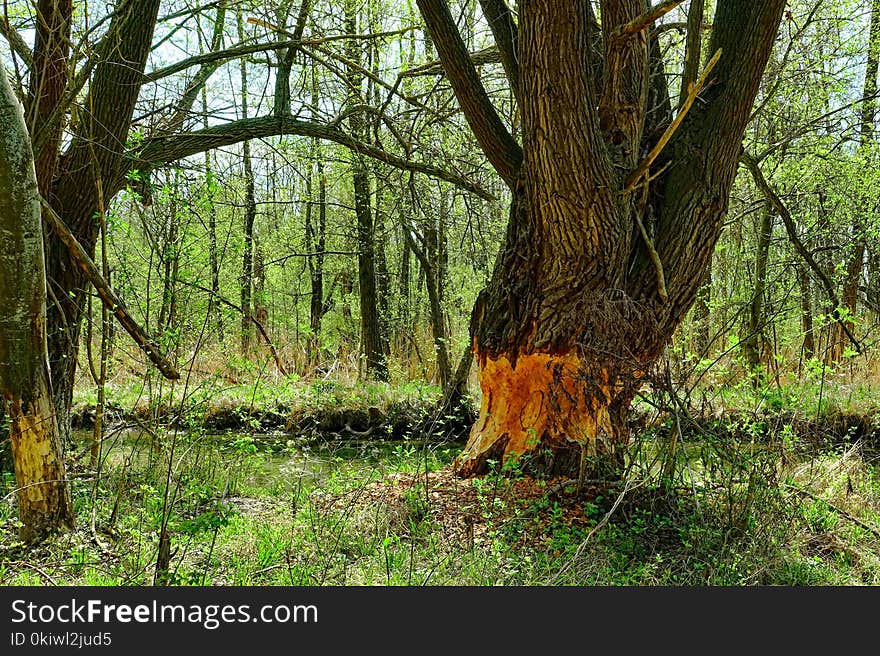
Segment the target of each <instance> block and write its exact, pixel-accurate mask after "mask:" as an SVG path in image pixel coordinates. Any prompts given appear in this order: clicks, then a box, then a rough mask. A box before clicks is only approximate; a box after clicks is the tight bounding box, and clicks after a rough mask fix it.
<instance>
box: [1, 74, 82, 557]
mask: <svg viewBox="0 0 880 656" xmlns="http://www.w3.org/2000/svg"><path fill="white" fill-rule="evenodd" d="M40 209H41V208H40V196H39V190H38V186H37V177H36V172H35V169H34V156H33V153H32V151H31V146H30V139H29V137H28V133H27V130H26V128H25V123H24V115H23V114H22V110H21V108H20V106H19V104H18V101H17V99H16V97H15V94H14V93H13V91H12V88H11V87H10V85H9V81H8V80H7V78H6V71H5V70H4V68H3V66H2V63H0V235H2V238H3V242H4V253H3V255H2V256H0V298H2V303H0V393H2V400H3V411H4V413H5V415H6V417H7V418H8V419H9V437H10V439H11V442H12V454H13V462H14V468H15V481H16V497H17V500H18V515H19V519H20V521H21V523H22V526H21V530H20V535H21V538H22V539H23V540H24V541H27V542H29V541H33V540H36V539H38V538H40V537H43V536H44V535H45V534H47V533H49V532H51V531H53V530H55V529H59V528H63V527H69V528H72V527H73V523H74V513H73V505H72V503H71V499H70V487H69V484H68V481H67V475H66V473H65V468H64V459H63V455H62V449H61V440H60V435H59V431H58V421H57V419H56V416H55V406H54V402H53V399H52V386H51V378H50V375H49V363H48V350H47V345H46V270H45V266H44V253H43V227H42V222H41V218H40Z"/></svg>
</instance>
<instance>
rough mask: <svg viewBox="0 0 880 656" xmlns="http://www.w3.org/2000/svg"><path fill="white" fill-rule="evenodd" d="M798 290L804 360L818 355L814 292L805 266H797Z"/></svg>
mask: <svg viewBox="0 0 880 656" xmlns="http://www.w3.org/2000/svg"><path fill="white" fill-rule="evenodd" d="M797 278H798V290H799V292H800V302H801V331H802V332H803V333H804V341H803V351H802V353H803V359H804V360H809V359H811V358H812V357H813V356H815V355H816V342H815V338H814V336H813V292H812V285H811V283H810V273H809V271H808V270H807V267H805V266H804V265H803V264H798V265H797Z"/></svg>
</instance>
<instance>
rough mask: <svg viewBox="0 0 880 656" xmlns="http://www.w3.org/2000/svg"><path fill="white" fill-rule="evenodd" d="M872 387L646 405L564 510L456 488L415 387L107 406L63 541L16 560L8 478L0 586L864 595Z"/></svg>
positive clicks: (874, 523) (873, 546)
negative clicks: (642, 588)
mask: <svg viewBox="0 0 880 656" xmlns="http://www.w3.org/2000/svg"><path fill="white" fill-rule="evenodd" d="M873 389H874V388H872V387H871V386H870V385H868V386H865V387H864V388H861V387H859V388H847V387H846V386H845V385H833V386H829V388H828V389H826V390H825V392H824V394H825V402H824V403H825V404H824V405H823V402H822V401H820V402H819V403H818V405H816V403H815V395H816V393H817V390H815V389H812V390H811V389H808V388H807V387H804V388H798V387H796V386H788V387H785V388H782V387H779V388H774V387H770V388H767V389H764V390H762V391H760V392H759V393H756V392H755V391H754V390H753V389H745V388H739V389H734V390H727V393H728V396H727V397H726V406H725V407H724V408H723V409H722V410H719V409H718V405H717V403H716V404H713V403H708V404H707V403H705V397H703V398H702V400H701V402H695V401H693V400H691V401H690V402H689V403H688V404H686V405H683V406H682V407H678V406H676V405H674V404H670V403H669V399H666V400H665V401H664V400H663V399H662V398H661V397H660V396H656V397H654V398H649V399H646V400H645V402H644V403H642V404H640V405H639V406H638V408H637V412H636V415H637V417H638V421H637V422H635V425H634V429H635V430H636V432H637V435H638V439H636V440H634V442H633V444H632V447H631V449H630V453H629V456H628V471H627V472H626V475H625V476H624V478H623V480H622V481H617V482H614V481H609V482H599V481H595V482H591V483H590V484H588V485H587V486H586V488H585V489H583V490H581V491H580V492H578V491H577V489H576V485H575V483H574V482H573V481H571V480H567V479H555V478H544V479H542V478H534V477H532V476H530V475H528V474H526V473H524V472H523V471H522V470H521V469H519V468H518V467H516V466H514V467H504V468H502V470H501V471H492V472H490V473H489V474H487V475H485V476H482V477H479V478H475V479H471V480H462V479H458V478H456V477H454V476H453V475H452V473H451V469H450V467H449V465H450V463H451V461H452V459H453V458H454V457H455V455H456V454H457V453H458V452H459V451H460V449H461V447H462V444H463V443H462V441H461V438H462V435H461V433H460V430H447V428H448V427H449V426H451V425H452V424H453V423H454V422H453V421H452V420H451V419H450V418H448V417H443V416H437V415H436V414H432V412H433V410H432V408H433V407H434V403H435V402H436V398H437V391H436V389H432V388H429V387H420V386H409V387H402V386H398V387H392V386H372V385H370V386H365V385H360V386H345V385H340V384H336V383H330V382H327V381H317V382H311V383H303V382H299V383H297V384H295V385H294V384H291V385H289V386H287V387H279V386H277V385H275V384H267V385H265V386H259V385H257V386H241V387H239V388H236V389H230V388H228V387H225V388H223V393H222V394H221V393H218V392H217V389H212V390H208V389H207V388H202V392H201V396H199V395H198V394H192V395H190V396H189V397H184V396H181V397H175V396H173V395H172V394H169V395H168V396H165V397H163V396H162V395H161V394H160V393H159V392H158V391H156V390H155V389H154V390H151V391H150V392H149V393H148V394H146V395H145V398H146V399H147V401H145V402H142V404H143V408H141V409H138V405H137V404H138V403H139V402H140V401H138V402H133V401H134V400H135V399H136V398H138V396H139V395H137V394H133V393H132V392H131V391H130V390H124V389H123V390H121V391H120V390H119V389H117V390H116V392H117V393H116V394H115V395H114V396H111V399H113V403H112V406H113V407H115V408H116V410H115V414H113V413H111V415H110V418H111V419H112V420H111V421H110V422H109V423H108V425H107V430H106V432H105V439H104V442H103V443H102V446H101V458H100V460H99V463H100V466H99V467H98V468H95V467H90V466H89V463H88V454H89V451H90V449H89V445H90V436H89V431H88V430H84V431H81V432H80V433H78V435H77V442H76V444H75V445H73V446H74V448H72V449H70V450H69V453H70V454H71V466H70V474H71V476H72V478H73V493H74V502H75V506H76V509H77V516H78V524H77V528H76V530H75V531H72V532H66V533H60V534H58V535H55V536H52V537H51V538H50V539H48V540H46V541H44V542H42V543H41V544H39V545H36V546H26V545H23V544H21V543H20V542H18V540H17V537H16V535H17V530H16V526H17V517H16V513H15V505H14V494H11V493H7V492H9V491H11V490H12V489H13V485H14V482H13V480H12V478H11V475H9V474H6V475H5V480H4V481H3V484H4V486H5V487H6V488H7V492H4V494H6V496H4V497H3V503H0V585H11V584H23V585H46V584H59V585H61V584H84V585H151V584H153V583H155V582H166V583H171V584H178V585H194V584H195V585H753V584H786V585H878V584H880V458H878V456H880V408H878V407H877V403H878V398H880V396H878V395H877V394H875V393H874V391H873ZM181 399H182V400H181ZM799 399H800V400H799ZM807 399H811V400H812V401H811V402H809V403H808V402H807ZM90 403H91V400H90V393H89V392H84V393H83V392H81V393H80V395H79V398H78V405H77V409H78V415H77V416H78V417H79V420H80V422H81V423H82V427H83V428H85V429H88V427H89V417H90V412H93V409H92V406H91V405H90ZM162 407H164V408H165V411H164V412H163V411H162ZM168 408H172V410H170V411H169V410H168ZM224 408H225V410H223V409H224ZM243 408H246V409H247V412H245V411H244V410H243ZM670 408H672V410H670ZM675 408H678V409H677V410H676V409H675ZM221 410H222V412H221ZM173 416H174V417H177V420H176V421H170V420H169V419H170V417H173ZM212 417H225V418H224V420H223V421H224V422H232V425H231V426H230V425H226V424H223V425H221V424H219V423H212V421H213V420H211V418H212ZM267 417H268V418H269V419H266V418H267ZM206 418H208V419H209V421H205V419H206ZM236 422H238V423H236ZM160 539H161V540H167V541H169V542H170V545H171V549H170V552H169V553H170V558H169V559H168V560H167V561H165V562H157V554H158V553H159V552H160V549H159V542H160Z"/></svg>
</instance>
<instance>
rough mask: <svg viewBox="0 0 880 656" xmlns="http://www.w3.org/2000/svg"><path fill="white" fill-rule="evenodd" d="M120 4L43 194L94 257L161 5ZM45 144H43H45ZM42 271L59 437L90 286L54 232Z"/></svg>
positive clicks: (119, 176) (65, 428) (65, 425)
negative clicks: (98, 217) (101, 213)
mask: <svg viewBox="0 0 880 656" xmlns="http://www.w3.org/2000/svg"><path fill="white" fill-rule="evenodd" d="M118 4H119V11H117V12H116V13H114V14H113V19H112V20H111V21H110V25H109V27H108V31H107V33H108V38H105V39H103V40H102V41H101V43H100V44H99V47H98V48H97V50H99V52H97V53H96V56H98V59H99V63H98V64H97V65H96V66H95V70H94V73H93V74H92V78H91V82H90V84H89V91H88V94H87V95H86V98H85V99H84V101H83V103H82V104H83V106H84V107H87V108H88V112H84V113H83V117H82V119H81V120H80V122H79V123H78V124H77V126H76V131H75V132H74V134H73V135H72V137H71V140H70V145H69V146H68V148H67V150H66V151H65V152H64V154H63V155H62V156H61V157H60V158H59V160H58V166H57V171H56V174H55V178H54V180H53V182H52V185H51V189H50V190H48V193H47V195H48V200H49V201H50V202H51V203H52V206H53V208H54V209H55V211H56V212H57V213H58V215H59V216H61V217H63V219H64V222H65V223H66V224H67V226H68V227H69V228H70V229H71V232H73V234H74V235H75V236H76V239H77V241H78V242H79V243H80V244H81V245H82V247H83V248H84V249H85V251H86V253H87V254H88V255H89V257H93V256H94V253H95V244H96V241H97V237H98V229H99V225H98V222H97V221H95V220H94V216H95V213H96V212H98V210H99V207H100V204H101V201H100V198H101V197H103V199H105V200H108V201H109V199H110V198H112V197H113V196H114V195H115V194H116V193H117V192H118V191H119V190H120V189H121V188H122V187H123V186H124V184H125V175H124V172H125V170H126V169H125V167H124V166H122V165H121V164H122V161H123V154H124V145H125V143H126V140H127V138H128V128H129V125H130V123H131V117H132V113H133V111H134V107H135V103H136V101H137V98H138V92H139V90H140V87H141V84H142V82H143V71H144V66H145V64H146V60H147V55H148V53H149V51H150V45H151V43H152V37H153V29H154V27H155V24H156V16H157V14H158V11H159V5H160V4H161V2H160V0H138V1H137V2H124V3H118ZM120 35H124V38H123V37H121V36H120ZM38 132H39V130H38ZM32 136H33V135H32ZM49 147H50V146H49V145H48V144H47V145H45V146H44V147H43V148H44V149H45V148H49ZM46 268H47V272H46V273H47V277H48V279H49V281H50V284H51V290H52V293H53V296H54V298H53V302H52V303H50V304H49V305H48V307H47V323H46V329H47V335H48V344H49V363H50V366H51V372H52V391H53V395H54V400H55V410H56V413H57V415H58V422H59V428H60V430H61V433H62V435H69V433H70V407H71V403H72V399H73V383H74V378H75V374H76V366H77V354H78V350H79V335H80V327H81V323H82V322H81V319H82V313H83V310H84V308H85V303H84V300H85V294H86V292H87V290H88V288H89V283H88V280H87V278H86V274H85V273H84V272H83V271H82V269H80V267H78V266H77V264H76V263H75V261H74V260H73V259H72V256H71V255H70V252H69V250H68V247H67V246H66V245H65V244H64V242H63V241H62V240H61V239H60V238H58V237H57V236H56V235H55V234H54V231H52V230H50V231H49V238H48V240H47V253H46ZM55 301H57V303H56V302H55Z"/></svg>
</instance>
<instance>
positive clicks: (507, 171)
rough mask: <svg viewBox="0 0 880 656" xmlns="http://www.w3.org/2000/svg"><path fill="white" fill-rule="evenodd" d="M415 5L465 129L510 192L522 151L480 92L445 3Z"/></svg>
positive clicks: (420, 1) (425, 0) (429, 1)
mask: <svg viewBox="0 0 880 656" xmlns="http://www.w3.org/2000/svg"><path fill="white" fill-rule="evenodd" d="M416 4H418V6H419V10H420V11H421V13H422V17H423V18H424V19H425V24H426V25H427V27H428V31H429V32H430V34H431V38H432V39H433V41H434V45H435V46H436V48H437V52H438V53H439V55H440V61H442V62H443V68H444V70H445V71H446V76H447V77H448V78H449V82H450V84H451V85H452V90H453V91H454V92H455V97H456V98H457V99H458V103H459V105H460V106H461V109H462V111H463V112H464V116H465V119H466V120H467V122H468V125H470V127H471V130H472V131H473V133H474V136H475V137H476V139H477V141H478V142H479V144H480V147H481V148H482V150H483V152H484V153H485V155H486V157H487V158H488V160H489V162H491V164H492V166H493V167H495V170H496V171H497V172H498V175H500V176H501V178H502V179H503V180H504V182H505V183H507V186H508V187H510V188H513V187H514V185H515V183H516V178H517V175H518V174H519V169H520V166H521V164H522V148H520V146H519V144H518V143H517V142H516V140H515V139H514V138H513V136H512V135H511V134H510V132H509V131H508V130H507V127H506V126H505V125H504V123H503V122H502V121H501V118H500V117H499V116H498V112H497V111H495V107H494V106H493V105H492V101H491V100H490V99H489V96H488V94H487V93H486V89H485V88H483V83H482V82H481V81H480V76H479V74H478V73H477V69H476V68H475V67H474V64H473V62H472V61H471V57H470V53H469V52H468V49H467V46H465V43H464V41H463V40H462V38H461V34H460V33H459V31H458V27H456V25H455V20H454V19H453V18H452V14H450V13H449V7H448V5H447V3H446V0H416Z"/></svg>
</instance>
